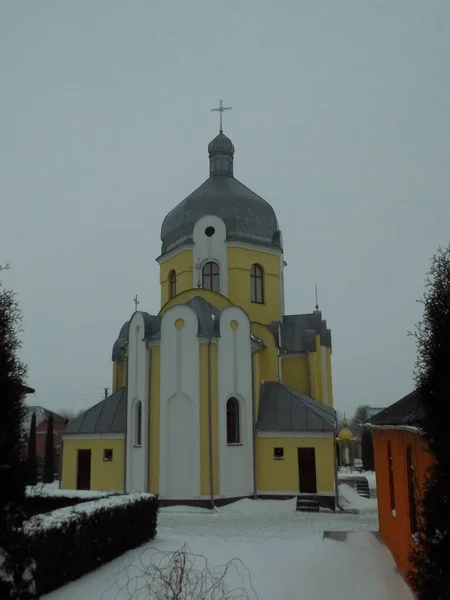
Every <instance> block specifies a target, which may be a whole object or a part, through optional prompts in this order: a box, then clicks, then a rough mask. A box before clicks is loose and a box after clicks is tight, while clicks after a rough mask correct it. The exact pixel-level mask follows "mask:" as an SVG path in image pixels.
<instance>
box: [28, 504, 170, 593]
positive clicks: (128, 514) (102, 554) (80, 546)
mask: <svg viewBox="0 0 450 600" xmlns="http://www.w3.org/2000/svg"><path fill="white" fill-rule="evenodd" d="M68 499H69V498H68ZM70 500H75V498H70ZM157 515H158V500H157V498H156V497H155V496H153V495H152V494H144V493H135V494H122V495H117V496H110V497H108V498H102V499H100V500H95V501H93V502H82V503H80V504H77V505H76V506H73V505H72V506H68V507H66V508H61V509H59V510H55V511H53V512H50V513H46V514H43V515H39V516H35V517H32V518H31V519H30V520H28V521H27V522H26V524H25V528H24V529H25V534H26V536H27V539H28V542H29V546H28V553H29V555H30V556H32V557H33V558H34V559H35V561H36V565H37V567H36V575H35V578H36V586H37V590H38V593H39V594H46V593H48V592H51V591H52V590H55V589H57V588H59V587H61V586H63V585H65V584H67V583H69V582H70V581H74V580H75V579H78V578H79V577H81V576H83V575H85V574H86V573H88V572H89V571H92V570H93V569H97V568H98V567H100V566H101V565H103V564H105V563H107V562H109V561H110V560H112V559H113V558H117V557H118V556H120V555H122V554H123V553H124V552H127V551H128V550H131V549H132V548H136V547H138V546H141V545H142V544H144V543H145V542H149V541H150V540H152V539H153V538H154V537H155V535H156V524H157Z"/></svg>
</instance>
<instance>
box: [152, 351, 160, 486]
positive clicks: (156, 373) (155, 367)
mask: <svg viewBox="0 0 450 600" xmlns="http://www.w3.org/2000/svg"><path fill="white" fill-rule="evenodd" d="M150 352H151V356H150V363H151V374H150V461H149V467H150V492H151V493H152V494H159V457H160V406H159V397H160V389H161V388H160V372H161V369H160V365H161V353H160V347H159V346H152V348H151V351H150Z"/></svg>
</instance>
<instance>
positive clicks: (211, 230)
mask: <svg viewBox="0 0 450 600" xmlns="http://www.w3.org/2000/svg"><path fill="white" fill-rule="evenodd" d="M215 233H216V230H215V229H214V227H211V226H209V227H207V228H206V229H205V235H207V236H208V237H212V236H213V235H214V234H215Z"/></svg>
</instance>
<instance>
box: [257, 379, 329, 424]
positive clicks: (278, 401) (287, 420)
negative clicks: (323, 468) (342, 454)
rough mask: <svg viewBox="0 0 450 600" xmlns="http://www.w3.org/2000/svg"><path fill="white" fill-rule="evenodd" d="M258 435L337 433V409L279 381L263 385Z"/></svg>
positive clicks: (266, 382)
mask: <svg viewBox="0 0 450 600" xmlns="http://www.w3.org/2000/svg"><path fill="white" fill-rule="evenodd" d="M256 428H257V430H259V431H292V432H294V431H335V430H336V413H335V411H334V409H332V408H330V407H329V406H325V405H323V404H322V403H321V402H318V401H317V400H314V399H313V398H310V397H309V396H305V395H304V394H301V393H300V392H297V390H294V389H292V388H290V387H288V386H287V385H284V384H283V383H280V382H278V381H265V382H264V383H262V384H261V392H260V399H259V411H258V422H257V425H256Z"/></svg>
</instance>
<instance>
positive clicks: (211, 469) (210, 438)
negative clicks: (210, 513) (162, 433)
mask: <svg viewBox="0 0 450 600" xmlns="http://www.w3.org/2000/svg"><path fill="white" fill-rule="evenodd" d="M211 345H212V337H208V443H209V496H210V502H211V506H212V507H213V508H214V509H215V510H217V511H219V509H218V508H217V506H216V503H215V502H214V467H213V436H212V381H211V379H212V374H211Z"/></svg>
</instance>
